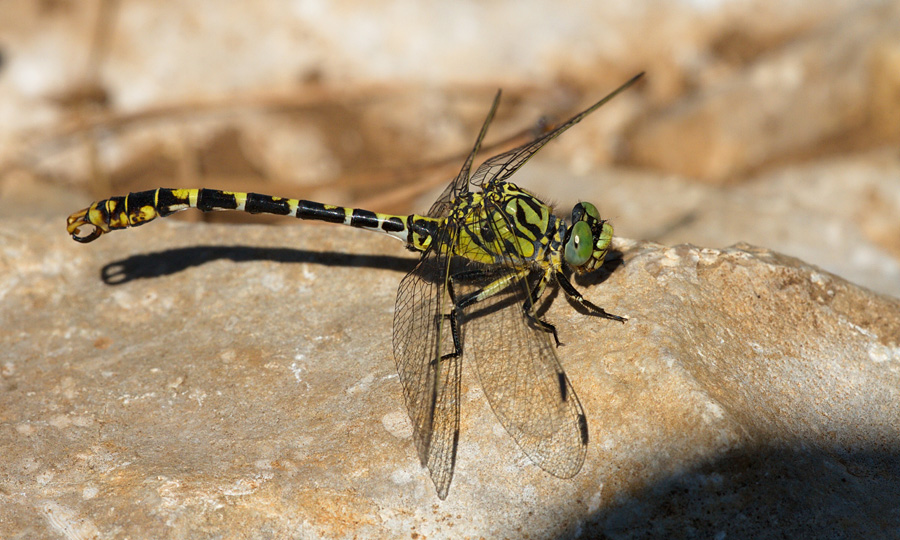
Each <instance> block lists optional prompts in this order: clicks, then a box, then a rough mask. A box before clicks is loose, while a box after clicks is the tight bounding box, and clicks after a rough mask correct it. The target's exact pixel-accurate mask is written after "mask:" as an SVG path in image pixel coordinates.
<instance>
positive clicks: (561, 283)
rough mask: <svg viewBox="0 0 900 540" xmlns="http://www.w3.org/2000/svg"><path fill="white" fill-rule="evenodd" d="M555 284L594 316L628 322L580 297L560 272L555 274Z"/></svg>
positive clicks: (625, 318) (624, 318)
mask: <svg viewBox="0 0 900 540" xmlns="http://www.w3.org/2000/svg"><path fill="white" fill-rule="evenodd" d="M556 282H557V283H559V286H560V287H561V288H562V290H563V292H564V293H566V296H568V297H569V298H571V299H572V300H575V301H576V302H578V303H579V304H581V305H582V306H584V307H585V308H587V310H588V311H590V312H591V313H593V314H594V315H597V316H599V317H603V318H604V319H610V320H612V321H619V322H622V323H624V322H625V321H627V320H628V318H627V317H621V316H619V315H613V314H612V313H607V312H606V310H605V309H603V308H602V307H600V306H598V305H596V304H594V303H592V302H590V301H589V300H587V299H586V298H585V297H584V296H582V295H581V293H580V292H578V289H576V288H575V286H574V285H572V282H571V281H569V278H567V277H566V276H565V274H563V273H562V272H557V273H556Z"/></svg>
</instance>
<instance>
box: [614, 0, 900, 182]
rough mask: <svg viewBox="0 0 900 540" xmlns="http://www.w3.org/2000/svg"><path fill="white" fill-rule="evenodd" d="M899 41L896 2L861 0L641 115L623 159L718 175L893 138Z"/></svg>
mask: <svg viewBox="0 0 900 540" xmlns="http://www.w3.org/2000/svg"><path fill="white" fill-rule="evenodd" d="M898 47H900V6H898V4H896V3H892V2H872V3H867V4H860V5H859V6H857V9H854V10H852V11H849V12H848V13H846V14H844V15H843V16H841V17H837V18H836V19H835V20H832V21H828V22H827V23H826V24H823V25H822V26H821V27H820V28H818V29H817V31H814V32H810V33H808V34H807V35H804V36H802V37H797V38H796V39H795V40H794V42H793V43H791V44H789V45H787V46H784V47H781V48H779V49H778V50H777V52H775V53H773V54H770V55H765V56H763V57H761V58H760V59H759V60H758V61H756V62H755V63H754V64H752V65H750V66H749V67H748V68H747V69H742V70H739V71H736V72H734V73H733V74H732V75H731V76H729V77H726V78H724V79H723V80H721V81H718V82H717V83H716V84H714V85H710V86H709V87H708V88H706V89H704V90H703V91H701V92H698V93H696V94H692V95H687V96H685V97H684V99H682V100H681V101H679V102H678V103H677V104H676V105H675V106H673V107H670V108H669V109H668V110H666V111H665V112H664V113H663V114H661V115H654V116H652V117H651V118H649V119H648V120H647V121H646V122H644V124H643V125H641V126H639V127H636V128H635V129H634V130H633V133H632V134H631V136H630V137H629V144H630V147H631V160H632V162H633V163H636V164H639V165H642V166H648V165H649V166H652V167H655V168H658V169H661V170H665V171H669V172H674V173H678V174H682V175H685V176H691V177H695V178H700V179H705V180H707V181H711V182H716V183H719V182H723V181H726V180H731V179H734V178H735V177H740V176H741V175H742V174H746V172H747V171H749V170H753V169H757V168H760V167H763V166H768V165H770V164H772V163H777V162H784V161H788V160H797V159H798V158H802V157H807V156H811V155H812V156H818V155H823V154H826V153H829V152H833V151H835V150H838V149H844V150H846V149H847V148H848V147H851V148H852V146H853V145H854V144H855V145H862V146H863V147H866V146H868V145H871V144H872V141H874V140H878V139H879V138H885V139H892V140H896V137H897V135H898V133H900V128H898V125H897V122H896V121H894V120H893V119H894V118H896V110H897V95H898V89H900V63H898V54H897V50H898ZM854 139H857V140H856V142H855V143H853V142H851V141H853V140H854Z"/></svg>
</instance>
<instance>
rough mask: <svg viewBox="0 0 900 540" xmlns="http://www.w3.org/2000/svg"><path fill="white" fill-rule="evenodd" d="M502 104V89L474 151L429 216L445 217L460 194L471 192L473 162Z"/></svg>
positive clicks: (470, 153) (493, 104)
mask: <svg viewBox="0 0 900 540" xmlns="http://www.w3.org/2000/svg"><path fill="white" fill-rule="evenodd" d="M498 105H500V91H499V90H498V91H497V95H496V96H494V102H493V103H492V104H491V110H490V111H488V115H487V117H486V118H485V119H484V123H483V124H482V125H481V131H480V132H479V133H478V138H477V139H476V140H475V145H474V146H473V147H472V151H471V152H469V155H468V157H466V161H465V163H463V166H462V169H460V171H459V174H457V175H456V178H454V179H453V181H452V182H450V184H449V185H448V186H447V187H446V188H445V189H444V192H443V193H441V196H440V197H438V199H437V201H435V203H434V204H433V205H431V209H430V210H428V217H437V218H445V217H447V215H448V214H449V213H450V209H451V208H452V207H453V201H455V200H457V199H459V197H460V195H462V194H464V193H468V192H469V173H470V172H471V170H472V163H473V162H474V161H475V156H476V155H477V154H478V150H479V149H481V143H482V142H484V136H485V135H487V130H488V127H489V126H490V125H491V121H492V120H493V119H494V114H495V113H496V112H497V106H498Z"/></svg>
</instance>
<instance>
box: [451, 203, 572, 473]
mask: <svg viewBox="0 0 900 540" xmlns="http://www.w3.org/2000/svg"><path fill="white" fill-rule="evenodd" d="M485 204H486V205H487V207H486V208H485V216H487V217H486V218H485V219H484V220H482V221H481V222H479V223H478V224H477V227H472V228H470V232H473V233H474V232H475V231H474V230H472V229H477V228H481V229H485V228H490V229H491V234H484V233H482V234H480V237H481V239H482V240H483V241H486V240H484V239H485V238H493V239H494V241H493V242H492V243H491V244H492V250H493V251H494V252H495V253H502V255H501V257H500V258H499V260H498V261H497V264H495V265H492V268H491V271H490V272H485V273H484V274H483V275H482V276H481V277H480V278H479V279H476V280H472V281H469V282H464V283H459V284H458V286H456V285H455V289H456V295H457V298H460V297H465V296H466V295H467V294H473V293H475V292H476V291H481V290H483V289H484V287H486V286H488V285H489V284H491V283H495V284H496V283H500V282H503V283H507V284H508V285H507V286H506V287H503V288H501V289H500V290H499V292H498V293H497V294H494V295H492V296H489V297H488V298H485V299H483V300H481V301H479V302H477V303H475V304H472V305H471V306H469V307H468V308H466V309H465V310H463V313H462V314H461V323H462V326H463V327H464V328H465V340H466V343H467V344H468V345H467V347H466V349H465V354H466V356H467V357H469V356H470V357H473V358H474V359H475V367H476V371H477V373H478V378H479V380H480V381H481V385H482V388H483V389H484V393H485V395H486V396H487V398H488V401H489V402H490V404H491V408H492V409H493V411H494V413H495V414H496V415H497V418H498V419H499V420H500V423H501V424H503V427H504V428H506V431H507V432H508V433H509V434H510V435H511V436H512V438H513V439H515V441H516V443H518V445H519V446H520V447H521V448H522V450H523V451H524V452H525V454H526V455H528V457H529V458H530V459H531V460H532V461H533V462H534V463H535V464H537V465H538V466H539V467H541V468H542V469H544V470H545V471H547V472H549V473H550V474H552V475H554V476H558V477H561V478H569V477H571V476H574V475H575V474H576V473H577V472H578V471H579V470H580V469H581V465H582V463H584V456H585V453H586V451H587V443H588V431H587V420H586V418H585V414H584V409H583V408H582V406H581V403H580V402H579V401H578V396H577V395H576V394H575V390H574V389H573V388H572V384H571V383H570V382H569V379H568V377H567V376H566V374H565V371H563V369H562V366H560V364H559V360H558V359H557V356H556V348H555V346H554V344H553V341H552V334H551V333H549V332H548V331H546V330H543V329H541V328H539V327H538V326H537V324H536V322H535V321H534V320H533V319H531V318H530V317H529V316H528V315H526V313H525V309H524V306H526V305H532V304H533V303H534V302H536V301H537V300H538V299H536V298H529V297H530V296H531V294H532V291H533V290H535V286H536V285H537V283H538V282H539V281H540V280H541V279H543V277H544V270H543V269H538V270H533V269H532V268H531V267H530V263H528V262H527V261H525V258H524V257H523V256H522V254H521V253H519V252H518V251H517V250H516V248H515V246H517V245H518V244H516V243H514V242H512V243H511V242H507V241H504V238H505V237H508V235H509V231H514V230H515V229H514V227H513V225H512V223H510V221H509V219H508V216H507V215H506V214H505V213H504V212H502V211H501V209H500V208H497V207H496V206H491V203H488V202H487V201H486V202H485ZM500 217H502V219H499V218H500ZM504 227H505V228H506V230H505V231H504V230H502V229H503V228H504ZM510 249H513V251H510ZM498 280H499V281H498ZM454 283H455V284H456V283H457V282H456V281H454Z"/></svg>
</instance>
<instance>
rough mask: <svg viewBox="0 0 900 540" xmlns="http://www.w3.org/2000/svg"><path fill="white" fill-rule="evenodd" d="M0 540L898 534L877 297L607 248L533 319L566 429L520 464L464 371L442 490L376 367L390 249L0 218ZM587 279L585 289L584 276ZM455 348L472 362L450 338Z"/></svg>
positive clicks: (780, 260)
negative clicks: (552, 344)
mask: <svg viewBox="0 0 900 540" xmlns="http://www.w3.org/2000/svg"><path fill="white" fill-rule="evenodd" d="M0 242H2V243H0V276H2V278H0V279H2V281H0V298H2V299H3V302H2V306H0V323H2V328H4V329H5V331H4V332H3V333H2V334H0V345H2V349H0V350H2V352H0V376H2V378H0V382H2V391H0V454H2V455H3V456H4V458H3V460H0V537H3V538H25V537H47V536H60V535H68V537H73V538H74V537H80V538H86V537H87V538H90V537H96V538H112V537H145V538H146V537H154V538H163V537H174V538H178V537H193V538H206V537H222V536H228V537H232V538H258V537H263V536H270V537H281V538H306V537H328V538H351V537H359V538H362V537H365V538H396V537H424V538H459V537H467V536H468V537H481V536H483V537H489V538H494V537H521V536H522V535H523V531H527V535H530V536H532V537H558V536H576V535H579V534H580V535H582V536H585V537H597V536H600V535H601V534H605V535H607V536H608V537H610V538H635V537H659V536H663V537H666V536H668V537H672V536H679V535H681V536H692V535H693V536H697V537H707V538H709V537H725V538H746V537H755V538H769V537H773V538H774V537H782V536H789V537H818V538H845V537H854V538H859V537H878V536H879V535H884V534H886V533H885V531H897V530H898V527H900V515H898V514H897V511H896V509H897V508H898V507H900V481H898V480H900V455H898V453H897V448H898V443H900V400H898V393H900V390H898V388H900V300H897V299H895V298H891V297H887V296H882V295H879V294H876V293H873V292H871V291H869V290H867V289H865V288H862V287H859V286H856V285H853V284H852V283H849V282H847V281H845V280H843V279H841V278H838V277H836V276H834V275H831V274H829V273H827V272H824V271H822V270H820V269H818V268H816V267H813V266H809V265H807V264H805V263H803V262H801V261H799V260H797V259H793V258H790V257H786V256H783V255H779V254H777V253H774V252H770V251H766V250H762V249H758V248H753V247H751V246H748V245H738V246H735V247H732V248H728V249H723V250H713V249H703V248H698V247H694V246H690V245H678V246H675V247H664V246H661V245H658V244H652V243H638V242H633V241H628V240H621V239H620V240H618V241H617V243H616V248H617V249H618V250H619V252H620V254H621V259H620V260H619V263H618V264H616V262H615V261H613V262H612V263H611V264H609V265H608V266H607V268H608V269H609V271H608V272H607V271H604V272H602V273H601V274H602V275H599V276H597V275H594V276H588V277H587V279H584V280H578V283H577V284H578V285H579V286H580V288H581V289H582V290H583V291H584V292H585V294H586V296H587V298H588V299H590V300H591V301H593V302H595V303H597V304H599V305H601V306H603V307H605V308H607V309H608V310H609V311H610V312H612V313H616V314H621V315H627V316H629V317H630V320H629V321H628V322H627V323H626V324H624V325H623V324H618V323H613V322H610V321H605V320H598V319H594V318H590V317H588V316H586V315H584V314H582V313H580V312H579V311H578V310H577V309H575V308H574V307H573V306H571V305H569V304H568V302H567V301H566V300H565V298H563V297H562V295H559V294H557V295H555V298H554V301H553V302H552V305H551V306H550V307H549V309H548V311H547V313H546V317H547V318H548V319H549V320H550V321H552V322H554V323H555V324H556V325H557V326H558V328H559V334H560V336H559V337H560V339H561V340H562V341H563V343H565V345H564V346H563V347H561V348H560V349H559V356H560V359H561V362H562V364H563V365H564V367H565V368H566V371H567V373H568V374H569V377H570V378H571V380H572V383H573V385H574V387H575V389H576V390H577V392H578V394H579V396H580V398H581V401H582V403H583V405H584V407H585V410H586V411H587V414H588V421H589V424H590V433H591V443H590V447H589V450H588V455H587V460H586V462H585V465H584V467H583V469H582V470H581V472H580V473H579V474H578V475H577V476H576V477H574V478H573V479H571V480H560V479H557V478H553V477H551V476H549V475H548V474H546V473H544V472H542V471H541V470H540V469H538V468H537V467H535V466H534V465H531V464H530V462H529V461H528V460H527V458H525V456H524V455H523V454H522V453H521V451H519V449H518V448H517V447H516V445H515V443H514V442H513V441H512V439H511V438H510V437H509V436H508V435H507V434H506V433H505V432H504V431H503V429H502V428H501V427H500V425H499V424H498V423H497V421H496V419H495V418H494V416H493V414H492V412H491V411H490V408H489V406H488V404H487V402H486V400H485V399H484V396H483V393H482V391H481V389H480V387H479V385H478V383H477V381H476V380H475V377H474V374H473V372H472V370H471V366H468V367H466V368H464V380H463V386H462V396H463V402H464V403H463V417H462V421H461V422H462V423H461V429H462V435H461V440H460V445H459V459H458V462H457V467H456V476H455V478H454V481H453V485H452V486H451V489H450V494H449V497H448V498H447V500H446V501H443V502H441V501H439V500H438V499H437V497H436V496H435V493H434V489H433V486H432V484H431V482H430V480H429V478H428V475H427V473H426V472H425V471H424V470H423V469H421V468H420V466H419V463H418V459H417V457H416V454H415V449H414V445H413V444H412V439H411V428H410V425H409V421H408V420H407V417H406V411H405V408H404V404H403V399H402V396H401V392H400V384H399V381H398V380H397V376H396V374H395V370H394V364H393V360H392V358H391V330H390V327H391V319H392V310H393V306H394V294H395V292H396V287H397V284H398V283H399V281H400V279H401V278H402V276H403V272H405V271H407V270H409V269H410V268H411V267H412V265H413V263H414V256H412V255H411V254H407V253H405V251H404V250H403V248H402V246H401V244H399V243H398V242H396V241H394V240H392V239H389V238H382V237H378V236H376V235H369V234H368V233H365V232H361V231H354V230H348V229H345V228H341V227H330V226H327V225H325V226H321V227H320V226H317V225H311V224H306V223H303V224H297V225H296V226H295V227H284V228H277V229H276V228H268V227H263V226H245V227H234V226H232V227H229V226H221V225H197V224H180V223H175V222H172V221H171V220H166V221H161V222H159V223H153V224H150V225H148V226H146V227H141V228H138V229H135V230H132V231H122V232H117V233H115V234H111V235H109V236H108V237H104V238H102V239H100V240H99V241H97V242H96V243H94V244H91V245H89V246H83V245H78V244H76V243H74V242H72V241H71V240H70V239H69V238H68V237H66V236H65V234H64V233H63V230H62V223H61V222H57V221H53V222H47V221H45V220H39V219H31V220H24V221H23V220H0ZM601 281H602V283H601ZM473 346H474V345H473Z"/></svg>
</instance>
